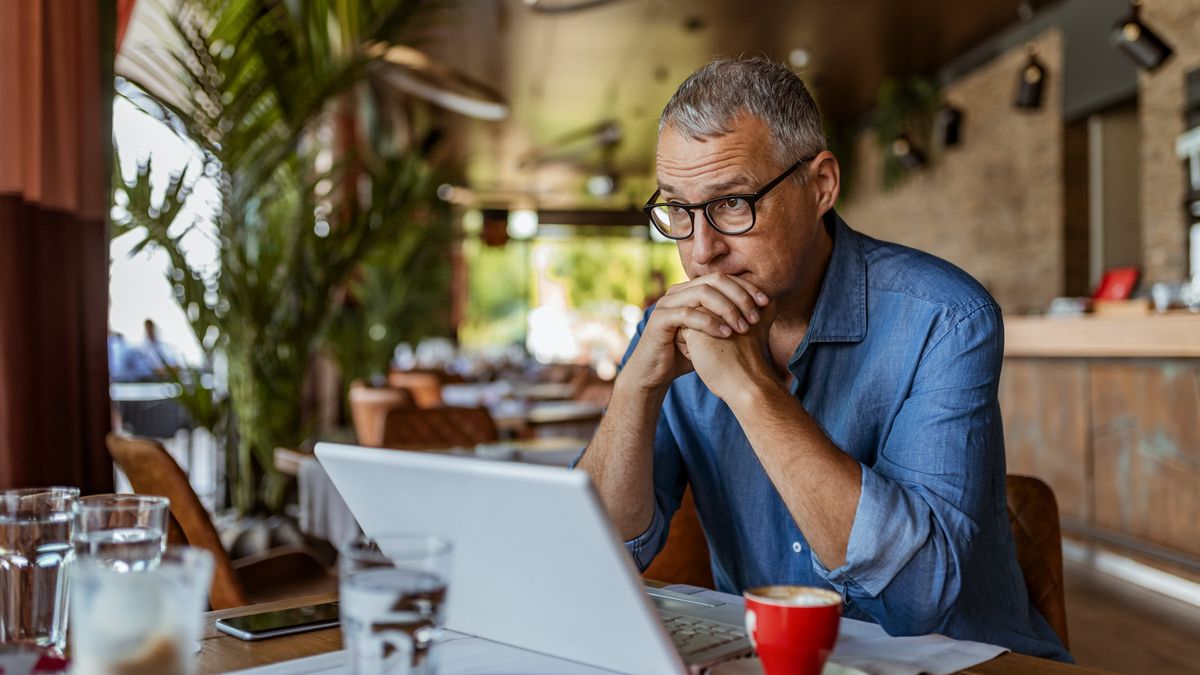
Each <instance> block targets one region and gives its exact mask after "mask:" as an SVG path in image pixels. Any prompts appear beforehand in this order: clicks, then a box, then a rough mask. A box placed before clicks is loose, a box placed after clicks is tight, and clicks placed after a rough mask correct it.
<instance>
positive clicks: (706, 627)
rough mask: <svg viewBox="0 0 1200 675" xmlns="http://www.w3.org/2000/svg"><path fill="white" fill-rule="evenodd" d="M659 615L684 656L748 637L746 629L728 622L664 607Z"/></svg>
mask: <svg viewBox="0 0 1200 675" xmlns="http://www.w3.org/2000/svg"><path fill="white" fill-rule="evenodd" d="M659 615H660V616H661V618H662V622H663V625H664V626H666V627H667V632H668V633H670V634H671V639H672V640H674V641H675V647H676V649H678V650H679V653H680V654H682V655H684V656H691V655H692V654H699V653H700V652H705V651H708V650H710V649H712V648H714V647H719V646H721V645H724V644H728V643H730V642H733V641H734V640H742V639H745V637H746V631H745V630H743V629H741V628H736V627H734V626H730V625H728V624H723V623H717V622H715V621H707V620H705V619H697V618H696V617H693V616H684V615H682V614H676V613H674V612H668V611H664V610H662V609H659Z"/></svg>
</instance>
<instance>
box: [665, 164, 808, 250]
mask: <svg viewBox="0 0 1200 675" xmlns="http://www.w3.org/2000/svg"><path fill="white" fill-rule="evenodd" d="M812 160H813V158H812V157H806V158H804V159H801V160H800V161H798V162H796V163H795V164H793V165H791V166H790V167H788V170H787V171H784V172H783V173H781V174H779V177H777V178H776V179H775V180H773V181H771V182H770V183H767V184H766V185H765V186H763V189H761V190H759V191H758V192H755V193H754V194H739V195H724V196H722V197H717V198H716V199H710V200H708V201H706V202H700V203H698V204H676V203H671V202H658V203H655V201H654V200H655V199H657V198H658V195H659V193H660V192H661V190H655V191H654V194H652V195H650V199H649V200H647V202H646V205H645V206H643V207H642V212H643V213H645V214H646V217H648V218H649V219H650V223H651V224H652V225H654V229H656V230H658V231H659V232H660V233H661V234H662V236H664V237H666V238H667V239H677V240H678V239H687V238H688V237H690V236H692V228H693V227H694V226H695V222H696V214H695V211H696V210H697V209H700V210H703V211H704V217H705V218H706V219H707V220H708V224H709V225H711V226H712V228H713V229H714V230H716V231H717V232H720V233H721V234H728V235H737V234H745V233H747V232H749V231H750V228H752V227H754V218H755V209H754V205H755V203H756V202H758V200H760V199H762V198H763V197H765V196H766V194H767V193H768V192H770V191H771V190H773V189H775V186H776V185H779V184H780V183H782V182H783V179H785V178H787V177H788V176H790V175H792V172H793V171H795V170H796V169H799V168H800V167H801V166H802V165H804V164H805V163H807V162H811V161H812Z"/></svg>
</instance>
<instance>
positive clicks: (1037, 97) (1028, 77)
mask: <svg viewBox="0 0 1200 675" xmlns="http://www.w3.org/2000/svg"><path fill="white" fill-rule="evenodd" d="M1025 53H1026V54H1027V55H1028V58H1026V59H1025V65H1023V66H1021V75H1020V78H1019V79H1018V80H1017V100H1016V102H1015V104H1016V106H1017V107H1018V108H1024V109H1028V110H1032V109H1035V108H1040V107H1042V90H1043V89H1044V88H1045V86H1046V67H1045V66H1043V65H1042V62H1041V61H1038V58H1037V49H1036V48H1035V47H1034V46H1033V43H1030V44H1029V46H1028V47H1026V48H1025Z"/></svg>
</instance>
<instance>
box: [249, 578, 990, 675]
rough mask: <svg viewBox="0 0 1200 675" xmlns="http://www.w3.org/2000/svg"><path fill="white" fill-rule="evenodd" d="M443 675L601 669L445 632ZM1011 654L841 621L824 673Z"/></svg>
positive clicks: (311, 666)
mask: <svg viewBox="0 0 1200 675" xmlns="http://www.w3.org/2000/svg"><path fill="white" fill-rule="evenodd" d="M667 589H668V590H671V591H674V592H676V593H685V594H687V595H695V596H696V597H697V598H702V599H705V600H715V601H718V602H726V603H734V604H738V605H741V604H743V601H742V598H741V597H739V596H736V595H729V594H726V593H718V592H716V591H710V590H705V589H702V588H697V587H695V586H668V587H667ZM440 648H441V650H442V655H441V659H442V664H441V666H442V667H441V672H443V673H445V674H446V675H517V674H521V675H602V674H610V673H611V671H608V670H601V669H599V668H594V667H592V666H586V665H583V664H580V663H574V662H572V661H565V660H563V659H559V658H555V657H553V656H546V655H545V654H539V653H537V652H530V651H526V650H524V649H519V648H517V647H513V646H510V645H505V644H500V643H497V642H492V641H490V640H484V639H482V638H477V637H472V636H470V635H464V634H463V633H456V632H454V631H446V639H445V642H443V643H442V645H441V647H440ZM1006 651H1008V650H1007V649H1005V648H1004V647H997V646H996V645H989V644H984V643H982V642H968V641H965V640H952V639H950V638H948V637H945V636H943V635H924V636H921V637H892V636H890V635H888V634H887V633H885V632H884V631H883V629H882V628H880V627H879V625H878V624H873V623H868V622H865V621H856V620H854V619H842V623H841V629H840V631H839V633H838V641H837V645H836V646H834V649H833V656H832V657H831V658H830V662H829V663H828V664H827V665H826V668H825V671H824V673H823V675H862V674H867V675H918V674H919V673H929V674H930V675H943V674H944V673H954V672H958V671H960V670H964V669H966V668H970V667H971V666H975V665H978V664H980V663H983V662H984V661H989V660H991V659H994V658H996V657H997V656H999V655H1000V654H1003V653H1004V652H1006ZM348 672H349V668H348V667H347V666H346V653H345V652H344V651H342V652H331V653H329V654H321V655H318V656H312V657H308V658H304V659H296V660H294V661H285V662H283V663H277V664H274V665H270V666H263V667H261V668H253V669H250V670H243V671H238V675H293V674H298V673H304V674H307V673H315V674H319V675H342V674H343V673H348ZM711 672H712V675H761V674H762V672H763V669H762V664H761V663H760V662H759V660H758V659H757V658H750V659H739V660H737V661H730V662H728V663H724V664H721V665H719V666H717V667H716V668H714V669H712V671H711Z"/></svg>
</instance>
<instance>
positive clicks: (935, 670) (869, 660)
mask: <svg viewBox="0 0 1200 675" xmlns="http://www.w3.org/2000/svg"><path fill="white" fill-rule="evenodd" d="M667 588H668V589H669V590H672V591H675V592H676V593H687V594H688V595H695V596H696V597H697V598H703V599H707V600H717V601H720V602H729V603H736V604H739V605H741V604H744V602H743V600H742V598H741V597H739V596H736V595H729V594H727V593H718V592H716V591H710V590H706V589H703V588H697V587H695V586H668V587H667ZM1006 651H1008V650H1007V649H1005V648H1004V647H997V646H996V645H989V644H984V643H982V642H968V641H966V640H953V639H951V638H948V637H946V636H944V635H922V636H920V637H892V636H890V635H888V634H887V633H885V632H884V630H883V629H882V628H880V627H879V624H874V623H868V622H866V621H857V620H855V619H845V618H843V619H842V623H841V627H840V630H839V631H838V641H837V644H836V645H834V648H833V655H832V656H830V658H829V661H830V663H831V664H832V665H833V667H829V668H826V671H825V673H824V674H823V675H832V673H839V672H841V673H844V672H847V671H849V672H851V673H853V672H856V671H858V672H863V673H868V674H869V675H917V674H918V673H929V674H930V675H942V674H943V673H954V672H958V671H960V670H964V669H966V668H970V667H971V666H975V665H979V664H980V663H983V662H984V661H990V660H991V659H994V658H996V657H997V656H999V655H1001V654H1003V653H1004V652H1006ZM839 667H840V668H839ZM762 672H763V670H762V664H761V663H759V661H758V659H757V658H753V659H741V660H738V661H731V662H729V663H726V664H722V665H720V666H718V667H717V668H714V669H713V670H712V673H713V675H759V674H760V673H762Z"/></svg>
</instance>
